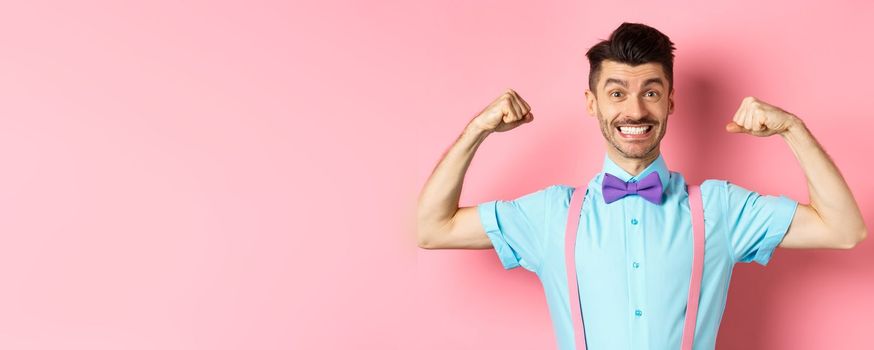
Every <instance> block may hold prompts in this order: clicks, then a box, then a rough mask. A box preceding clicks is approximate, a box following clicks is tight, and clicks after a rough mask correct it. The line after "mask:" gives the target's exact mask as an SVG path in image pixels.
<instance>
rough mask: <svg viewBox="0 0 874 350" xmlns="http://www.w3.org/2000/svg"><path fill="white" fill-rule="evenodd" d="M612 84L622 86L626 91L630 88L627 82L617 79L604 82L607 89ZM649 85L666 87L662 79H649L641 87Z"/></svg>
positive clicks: (608, 79)
mask: <svg viewBox="0 0 874 350" xmlns="http://www.w3.org/2000/svg"><path fill="white" fill-rule="evenodd" d="M611 83H613V84H619V85H622V87H624V88H626V89H627V88H628V82H627V81H625V80H622V79H616V78H607V80H606V81H604V87H607V85H610V84H611ZM649 84H659V85H661V86H662V87H664V86H665V82H664V80H662V78H649V79H647V80H645V81H644V82H643V85H641V86H647V85H649Z"/></svg>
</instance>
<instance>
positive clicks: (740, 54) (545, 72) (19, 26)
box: [0, 1, 874, 349]
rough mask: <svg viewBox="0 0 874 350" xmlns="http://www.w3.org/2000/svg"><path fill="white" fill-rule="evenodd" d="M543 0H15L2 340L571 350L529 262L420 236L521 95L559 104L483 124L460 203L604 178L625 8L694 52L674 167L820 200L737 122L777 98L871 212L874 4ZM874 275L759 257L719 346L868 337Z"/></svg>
mask: <svg viewBox="0 0 874 350" xmlns="http://www.w3.org/2000/svg"><path fill="white" fill-rule="evenodd" d="M529 3H530V2H528V3H526V2H518V3H508V2H502V1H484V2H475V3H474V2H461V1H456V2H446V1H417V2H402V1H382V2H365V1H357V2H352V1H318V2H316V1H310V2H309V3H288V2H265V1H247V2H242V1H239V2H237V3H231V2H226V1H223V2H215V1H190V2H177V1H160V2H148V3H140V4H136V3H127V4H119V3H118V2H113V1H102V2H99V1H80V2H77V3H76V4H71V3H66V2H58V3H47V2H39V1H29V2H26V5H24V2H19V3H14V2H10V3H6V4H3V5H0V160H2V162H3V165H4V171H2V172H0V239H2V240H0V348H2V349H59V348H63V349H310V348H320V349H340V348H372V349H384V348H386V349H391V348H398V349H400V348H404V349H406V348H417V349H445V348H455V349H476V348H502V349H540V348H550V347H553V346H554V339H553V333H552V328H551V324H550V321H549V317H548V314H547V308H546V304H545V299H544V297H543V294H542V291H541V288H540V286H539V284H538V282H537V280H536V277H535V276H534V275H533V274H531V273H527V272H525V271H523V270H522V269H516V270H514V271H509V272H508V271H504V270H503V269H502V268H501V267H500V263H499V261H498V259H497V257H496V256H495V253H494V251H492V250H482V251H425V250H421V249H418V248H416V247H415V240H414V234H415V232H414V230H413V227H414V217H415V215H414V214H415V203H416V196H417V195H418V191H419V190H420V189H421V186H422V184H423V183H424V181H425V179H426V178H427V176H428V175H429V174H430V172H431V170H432V169H433V167H434V165H435V164H436V162H437V160H438V159H439V157H440V156H441V155H442V153H443V151H444V150H445V149H446V148H447V147H448V146H449V144H450V143H451V142H452V141H454V140H455V138H456V136H457V135H458V133H459V132H460V131H461V129H462V128H463V127H464V125H465V124H466V123H467V121H468V120H469V119H470V118H471V117H472V116H473V115H474V114H475V113H476V112H478V111H479V110H480V109H482V107H483V106H485V105H486V104H487V103H489V102H490V101H491V100H492V99H493V98H494V97H496V96H497V95H498V94H499V93H500V92H501V91H502V90H503V89H505V88H507V87H512V88H515V89H516V90H517V91H519V92H520V93H521V94H522V96H523V97H524V98H525V99H526V100H527V101H528V102H529V103H530V104H531V105H532V107H533V110H534V111H535V113H536V115H537V119H536V120H535V122H534V123H532V124H529V125H526V126H524V127H523V128H520V129H518V130H515V131H513V132H511V133H506V134H497V135H493V136H491V137H490V138H489V139H488V140H487V141H486V143H485V144H484V145H483V146H482V147H481V148H480V151H479V153H478V155H477V157H476V159H475V160H474V162H473V165H472V166H471V169H470V171H469V176H468V177H467V181H466V182H465V191H464V193H463V195H462V203H461V204H462V205H474V204H477V203H481V202H484V201H487V200H492V199H510V198H513V197H516V196H518V195H521V194H524V193H528V192H531V191H534V190H536V189H539V188H542V187H544V186H546V185H549V184H554V183H567V184H576V183H581V182H583V181H586V180H587V179H588V178H589V177H590V176H591V175H593V174H594V173H595V172H597V171H598V170H599V168H600V165H601V160H602V157H603V152H604V149H603V143H602V139H601V136H600V133H599V132H598V130H597V126H596V124H595V122H594V119H593V118H590V117H588V116H586V114H585V110H584V105H583V91H584V89H585V85H586V84H585V81H586V74H587V71H588V65H587V62H586V60H585V57H584V53H585V50H586V49H587V48H588V47H589V46H591V45H592V44H594V43H595V42H597V40H598V39H602V38H605V37H606V36H607V35H608V34H609V32H610V31H611V30H613V29H614V28H615V27H616V26H618V25H619V24H620V23H621V22H622V21H640V22H644V23H648V24H651V25H653V26H655V27H657V28H659V29H660V30H662V31H664V32H665V33H666V34H668V35H669V36H671V38H672V39H673V40H674V42H675V43H676V44H677V47H678V51H677V59H676V68H675V75H676V88H677V102H678V106H677V112H676V113H675V114H674V115H673V116H672V122H671V124H670V128H669V132H668V136H667V137H666V140H665V143H664V153H665V158H666V160H667V162H668V165H669V166H670V167H672V169H674V170H677V171H681V172H683V173H684V174H685V175H686V176H687V178H689V179H690V180H691V181H696V182H697V181H701V180H703V179H705V178H723V179H729V180H732V181H734V182H736V183H738V184H741V185H744V186H747V187H749V188H752V189H755V190H757V191H760V192H764V193H771V194H786V195H789V196H791V197H792V198H795V199H798V200H801V201H806V193H807V192H806V184H805V179H804V176H803V174H802V173H801V170H800V168H799V167H798V165H797V164H796V162H795V159H794V157H793V155H792V154H791V152H790V151H789V150H788V148H787V147H786V145H785V144H784V143H783V142H782V141H781V140H780V139H779V138H770V139H757V138H751V137H748V136H743V135H730V134H726V133H724V132H723V131H722V126H723V125H724V124H725V122H727V120H729V119H730V117H731V115H732V114H733V112H734V110H735V109H736V108H737V105H738V104H739V103H740V99H741V98H742V97H743V96H746V95H754V96H757V97H759V98H761V99H763V100H765V101H767V102H772V103H774V104H777V105H779V106H782V107H784V108H786V109H787V110H789V111H791V112H793V113H795V114H797V115H799V116H801V117H802V118H803V119H804V120H805V121H806V122H807V124H808V126H809V127H810V129H811V130H812V131H813V132H814V133H815V135H816V136H817V137H818V139H819V140H820V141H821V142H822V143H823V144H824V145H825V147H826V149H827V150H828V151H829V153H830V154H831V155H832V157H833V158H834V160H835V161H836V162H837V164H838V165H839V167H840V168H841V170H842V171H843V173H844V175H845V176H846V178H847V180H848V181H849V183H850V186H851V187H852V188H853V190H854V193H855V194H856V197H857V199H858V200H859V202H860V205H861V206H862V210H863V212H864V213H865V217H866V220H867V222H868V223H869V226H870V223H871V222H872V219H874V217H872V209H871V208H872V206H874V203H872V197H874V185H872V184H871V183H866V182H865V181H864V180H865V178H864V176H865V175H868V174H867V173H868V171H866V170H867V167H866V165H867V164H865V163H863V160H867V159H866V158H867V157H865V155H866V154H867V151H868V150H869V149H871V148H872V146H874V140H872V138H871V137H870V136H868V135H867V134H868V130H866V127H872V126H874V119H872V116H874V115H872V113H874V112H872V108H871V106H870V103H869V102H870V101H871V91H872V88H871V82H872V80H874V73H872V70H871V69H870V64H871V63H870V62H874V50H872V49H871V48H870V47H869V46H870V45H869V43H870V33H872V32H874V24H871V22H870V19H871V18H874V6H872V5H858V4H855V3H853V2H846V3H841V2H835V1H832V2H829V4H828V5H816V6H814V5H804V4H800V3H798V2H786V3H785V4H771V5H765V6H764V7H763V5H760V4H758V2H753V1H737V2H733V3H732V4H731V5H711V4H708V5H706V6H705V5H702V4H699V3H697V2H689V3H685V2H679V1H658V2H652V1H648V2H644V1H640V2H638V1H633V2H601V3H583V2H540V3H538V4H537V5H533V4H529ZM858 3H861V2H858ZM866 22H867V23H866ZM872 264H874V252H872V244H871V242H870V241H866V242H864V243H863V244H862V245H860V246H859V247H858V248H856V249H855V250H851V251H825V250H820V251H791V250H785V249H780V250H779V251H778V252H777V253H775V256H774V260H773V261H772V262H771V264H770V265H769V266H768V267H767V268H761V267H759V266H758V265H739V266H738V268H737V269H736V270H735V275H734V281H733V284H732V288H731V290H730V296H729V301H728V307H727V310H726V315H725V319H724V320H723V324H722V328H721V332H720V336H719V340H718V344H719V347H720V348H725V349H730V348H748V349H773V348H779V349H784V348H792V349H821V348H842V349H862V348H870V347H871V346H872V344H874V335H872V332H871V330H872V329H874V321H872V320H871V317H872V315H874V298H872V295H874V279H872V275H874V274H872V272H871V271H872V268H871V266H872Z"/></svg>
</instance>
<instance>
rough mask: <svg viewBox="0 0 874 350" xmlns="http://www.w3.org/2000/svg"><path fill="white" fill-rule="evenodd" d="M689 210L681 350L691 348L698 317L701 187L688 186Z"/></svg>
mask: <svg viewBox="0 0 874 350" xmlns="http://www.w3.org/2000/svg"><path fill="white" fill-rule="evenodd" d="M687 189H688V191H689V210H690V211H691V212H692V213H691V214H692V251H693V254H692V276H690V277H689V300H688V301H687V302H686V325H685V326H683V350H692V344H694V340H695V321H696V320H697V318H698V298H699V296H700V295H701V277H702V275H703V274H704V206H703V205H702V204H701V188H699V187H698V186H688V187H687Z"/></svg>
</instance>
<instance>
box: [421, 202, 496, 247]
mask: <svg viewBox="0 0 874 350" xmlns="http://www.w3.org/2000/svg"><path fill="white" fill-rule="evenodd" d="M432 245H433V247H434V248H436V249H489V248H491V247H492V242H491V240H490V239H489V237H488V236H487V235H486V230H485V228H483V225H482V223H481V222H480V216H479V212H478V210H477V207H476V206H473V207H462V208H459V209H458V211H457V212H455V216H454V217H452V220H451V221H450V222H449V229H448V230H447V232H446V233H445V234H443V235H440V236H437V237H434V238H433V242H432Z"/></svg>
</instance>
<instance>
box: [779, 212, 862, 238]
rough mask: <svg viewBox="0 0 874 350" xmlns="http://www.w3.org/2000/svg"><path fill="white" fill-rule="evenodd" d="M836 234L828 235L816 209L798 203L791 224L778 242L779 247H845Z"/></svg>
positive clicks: (826, 228)
mask: <svg viewBox="0 0 874 350" xmlns="http://www.w3.org/2000/svg"><path fill="white" fill-rule="evenodd" d="M836 238H838V236H835V235H829V234H828V227H826V225H825V223H824V222H823V221H822V218H821V217H820V216H819V213H817V212H816V209H814V208H813V207H811V206H810V205H806V204H798V209H797V210H796V211H795V217H794V218H792V224H790V225H789V231H787V232H786V237H784V238H783V241H782V242H780V247H781V248H792V249H816V248H828V249H841V248H847V247H846V245H845V243H844V242H841V241H840V240H838V239H836Z"/></svg>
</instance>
